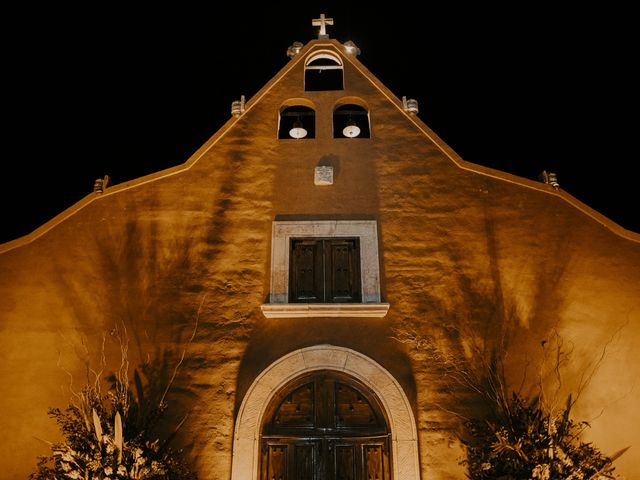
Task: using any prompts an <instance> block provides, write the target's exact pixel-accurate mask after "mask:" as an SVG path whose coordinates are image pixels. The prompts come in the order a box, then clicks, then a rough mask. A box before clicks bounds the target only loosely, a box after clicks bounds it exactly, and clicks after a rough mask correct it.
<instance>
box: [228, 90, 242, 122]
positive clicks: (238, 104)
mask: <svg viewBox="0 0 640 480" xmlns="http://www.w3.org/2000/svg"><path fill="white" fill-rule="evenodd" d="M243 112H244V95H241V96H240V100H234V101H233V102H232V103H231V115H233V116H234V117H236V118H238V117H239V116H240V115H242V113H243Z"/></svg>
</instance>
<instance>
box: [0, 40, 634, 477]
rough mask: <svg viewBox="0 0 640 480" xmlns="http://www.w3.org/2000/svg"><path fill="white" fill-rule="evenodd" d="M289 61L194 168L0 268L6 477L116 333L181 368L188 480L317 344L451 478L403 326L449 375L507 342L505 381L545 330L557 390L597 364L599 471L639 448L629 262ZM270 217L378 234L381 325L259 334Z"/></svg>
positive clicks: (432, 374)
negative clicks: (350, 121)
mask: <svg viewBox="0 0 640 480" xmlns="http://www.w3.org/2000/svg"><path fill="white" fill-rule="evenodd" d="M303 53H304V52H303ZM296 60H297V59H294V61H292V62H291V63H290V64H289V66H287V67H285V70H287V69H288V68H289V67H290V66H291V67H292V68H291V70H290V71H288V72H287V73H286V75H285V76H284V77H276V78H275V79H274V80H273V81H272V82H270V83H269V84H267V86H266V87H265V88H264V89H263V90H262V91H261V92H259V93H258V94H257V95H256V96H255V97H254V99H252V100H251V102H250V103H249V105H248V107H249V108H248V111H247V112H246V113H245V114H244V115H243V116H242V117H240V118H239V119H238V120H237V121H235V120H234V121H230V123H229V124H227V126H225V127H224V128H223V129H222V130H221V131H220V132H218V133H217V134H216V135H215V136H214V137H212V139H211V140H210V141H209V142H208V143H207V144H206V145H205V146H203V147H202V148H201V149H200V150H199V151H198V152H196V154H195V155H194V157H193V158H192V159H191V160H190V161H189V162H188V164H187V165H188V167H189V168H187V169H184V171H179V170H181V169H180V168H177V169H174V170H173V171H172V172H165V173H175V174H171V175H166V174H165V173H162V172H160V173H159V174H158V175H155V176H151V177H149V178H145V179H141V181H140V182H131V184H127V185H121V186H115V187H112V188H111V189H108V190H107V192H106V193H105V194H103V195H102V196H99V197H94V196H93V195H91V196H90V197H88V198H87V199H85V200H84V201H83V205H84V206H83V207H82V208H78V209H77V211H75V213H73V214H72V215H71V216H69V218H66V219H64V220H62V221H55V222H53V223H51V224H50V225H48V226H47V228H45V229H44V230H47V231H46V232H44V233H42V234H38V235H32V236H31V237H29V238H27V239H25V240H22V241H18V242H14V243H12V244H10V245H8V246H6V248H5V250H6V251H5V252H4V253H2V254H0V298H2V301H1V302H0V341H1V342H2V345H3V349H2V350H0V379H1V380H2V385H3V395H2V396H1V397H0V411H1V412H2V415H1V416H0V431H3V432H5V435H3V436H2V437H0V465H2V467H3V470H4V472H5V477H4V478H9V479H14V478H15V479H18V478H21V479H22V478H25V476H26V475H27V474H28V473H29V472H30V471H32V469H33V467H34V466H35V457H36V455H37V454H42V453H45V452H46V451H47V448H46V446H45V445H44V444H43V443H41V442H39V441H38V440H37V439H35V438H34V437H40V438H43V439H47V440H53V439H55V438H56V435H57V430H56V428H55V425H54V424H53V422H52V421H51V420H50V419H49V418H48V417H47V416H46V411H47V408H48V407H50V406H58V407H63V406H65V405H66V404H67V403H68V401H69V390H68V387H69V378H70V377H69V374H71V375H72V377H73V381H74V386H75V387H78V386H79V385H81V384H82V383H83V379H84V363H85V362H86V361H90V362H91V363H92V364H96V362H97V361H98V356H99V353H100V348H101V347H100V345H101V341H102V340H101V339H102V336H103V335H106V336H107V340H108V341H107V342H106V345H107V350H108V351H107V358H108V359H109V362H111V364H112V366H113V365H114V364H115V363H117V360H118V359H119V355H118V350H117V348H116V346H115V342H113V341H111V340H112V336H111V337H110V332H112V330H113V327H114V325H119V324H120V325H122V324H124V325H126V329H127V334H128V338H129V346H130V350H129V355H130V360H131V363H132V365H135V364H136V363H137V362H138V361H140V360H143V359H152V360H153V359H158V358H166V359H167V360H168V365H169V367H167V368H169V369H171V368H173V366H174V365H176V364H177V362H178V359H179V357H180V355H181V354H182V352H183V351H184V352H185V361H184V363H183V364H182V365H181V367H180V376H179V378H178V380H177V383H176V387H179V388H176V389H175V391H174V392H172V396H171V406H172V408H174V410H175V411H177V412H180V414H181V413H184V412H186V411H189V412H190V413H189V417H188V419H187V422H186V423H185V425H184V426H183V429H182V431H181V432H182V436H181V437H180V441H181V442H182V444H183V445H185V446H186V448H187V451H188V452H189V453H190V455H191V456H192V458H194V462H195V465H197V468H198V471H199V473H200V476H201V478H203V479H206V478H210V479H218V478H221V479H222V478H228V477H229V473H230V467H231V445H232V435H233V426H234V415H235V412H236V411H237V409H238V408H239V405H240V403H241V402H242V398H243V395H244V394H245V393H246V391H247V389H248V387H249V386H250V385H251V383H252V382H253V381H254V379H255V377H256V376H257V375H258V374H259V373H260V372H261V371H262V370H263V369H264V368H266V367H267V366H268V365H270V364H271V363H272V362H274V361H275V360H276V359H277V358H279V357H281V356H283V355H285V354H287V353H289V352H291V351H293V350H295V349H298V348H303V347H307V346H312V345H316V344H323V343H328V344H334V345H338V346H342V347H347V348H350V349H353V350H356V351H359V352H362V353H363V354H365V355H367V356H369V357H371V358H373V359H374V360H375V361H377V362H378V363H379V364H381V365H382V366H384V367H385V368H386V369H387V370H388V371H389V372H391V373H392V374H393V375H394V377H395V378H396V379H397V380H398V382H399V383H400V385H401V386H402V388H403V389H404V390H405V393H406V395H407V397H408V398H409V400H410V402H411V403H412V406H413V408H414V412H415V416H416V420H417V423H418V429H419V435H420V438H419V441H420V447H421V465H422V472H423V477H424V478H428V479H448V478H464V475H463V473H462V470H461V469H460V467H459V466H458V465H457V463H458V461H459V460H460V459H461V458H462V451H461V450H460V448H459V445H458V444H457V442H456V440H455V438H456V437H455V432H456V429H457V421H456V417H455V416H454V415H452V414H450V413H447V411H448V410H451V409H452V408H454V407H455V405H454V403H455V402H457V401H459V399H460V396H458V395H456V396H452V395H451V393H452V392H451V391H450V388H449V385H448V384H447V383H446V381H445V380H444V379H443V378H442V376H441V374H440V373H441V372H439V371H438V369H437V368H436V367H435V366H434V365H433V364H432V363H431V362H430V360H429V358H428V357H427V355H426V353H425V351H424V350H422V349H420V348H417V347H416V345H410V344H409V345H408V344H403V343H400V342H398V341H397V340H395V339H394V338H393V337H394V336H395V335H396V331H397V330H398V329H400V330H402V331H411V332H415V333H417V334H418V335H420V336H422V337H431V338H433V339H436V340H437V341H438V342H440V343H441V345H442V346H443V348H445V349H447V350H448V351H449V352H451V353H452V354H454V355H458V356H459V357H460V358H465V356H469V351H470V350H469V346H470V345H483V346H491V345H493V344H494V343H495V342H496V341H498V340H499V339H501V338H503V335H504V333H505V332H509V333H510V338H511V343H510V345H511V349H510V351H511V352H512V354H511V356H510V357H509V358H510V363H509V366H510V368H511V371H510V374H511V375H512V376H513V378H519V376H520V375H521V372H522V368H523V365H524V363H525V361H528V362H530V363H531V362H535V361H536V359H538V358H540V356H541V355H542V354H543V349H541V347H540V345H541V342H542V341H543V340H546V339H547V338H549V337H550V335H551V334H552V332H553V331H557V332H559V333H560V334H561V335H562V336H563V338H565V339H566V340H567V342H571V343H572V344H573V346H574V354H573V355H574V356H573V358H574V361H573V362H572V363H571V365H570V366H569V374H570V375H571V376H570V377H567V384H568V386H569V387H571V385H572V384H574V383H575V381H574V380H575V379H577V378H579V376H580V375H581V374H582V373H583V372H584V371H585V369H587V368H588V365H589V364H590V362H593V361H595V360H597V358H599V356H600V353H601V352H602V349H603V348H604V347H605V345H607V353H606V355H605V358H604V362H603V363H602V365H601V366H600V369H599V370H598V372H597V373H596V375H595V377H594V378H593V381H592V383H591V386H590V387H589V388H588V389H587V390H586V391H585V392H584V393H583V396H582V399H581V402H580V403H579V405H578V407H579V410H577V411H576V415H577V416H579V417H580V418H583V419H593V418H596V417H597V419H595V420H594V421H593V422H592V428H591V430H590V431H589V435H590V436H591V437H592V439H593V440H594V441H596V442H597V445H598V446H600V447H601V448H602V449H603V450H604V451H605V452H606V453H613V452H614V451H616V450H618V449H620V448H623V447H625V446H627V445H629V444H634V445H638V444H639V443H640V442H639V441H640V436H639V434H638V433H637V432H635V431H632V430H631V429H630V428H629V426H630V425H634V424H635V425H638V424H640V412H638V409H637V400H638V394H637V384H638V372H639V370H640V367H638V366H637V365H636V364H637V362H635V361H634V360H635V359H634V352H636V351H637V350H638V348H640V295H638V285H639V284H640V243H639V242H638V241H636V240H634V239H633V238H624V237H623V236H621V235H619V234H617V233H615V232H614V231H612V230H611V229H610V228H607V226H606V225H603V224H602V223H601V222H599V221H598V220H597V219H594V218H593V217H591V216H589V215H587V214H586V213H584V212H583V211H580V210H579V209H578V208H576V207H575V206H573V205H571V204H570V203H569V202H567V201H566V199H565V198H566V197H565V198H563V197H561V196H559V195H557V194H556V192H554V191H553V190H552V189H551V188H550V187H549V189H548V190H547V189H546V186H544V185H540V186H535V185H533V183H532V182H527V181H524V180H523V181H521V182H520V181H519V180H517V179H514V177H511V176H508V175H501V174H499V173H498V172H489V171H487V170H486V169H481V168H478V169H477V170H478V171H479V172H485V173H487V172H488V173H490V175H487V174H484V173H478V172H474V171H471V170H469V169H467V168H466V167H468V165H466V164H465V165H466V166H465V168H460V167H459V166H457V165H456V164H455V163H454V162H453V161H452V160H451V159H450V158H447V156H446V155H445V153H444V152H443V150H442V149H441V148H439V147H438V145H436V143H434V141H431V140H430V139H429V138H427V137H426V136H425V135H424V132H423V131H421V130H420V129H419V127H422V126H421V124H420V122H419V121H416V122H412V121H411V120H410V119H409V118H408V117H406V116H405V114H404V113H403V112H402V111H401V110H400V109H399V108H398V107H397V105H398V104H399V101H398V99H397V98H395V97H392V98H391V100H389V99H388V98H386V97H385V96H384V95H385V94H389V92H387V91H386V90H385V89H384V87H382V86H381V85H379V84H378V83H376V82H375V81H374V82H372V81H370V80H368V79H367V78H366V77H365V76H363V75H362V73H361V72H359V71H358V70H357V69H356V68H355V67H354V66H352V65H351V63H347V66H346V70H345V91H341V92H304V91H303V87H302V64H301V63H300V62H298V63H296ZM359 68H361V67H359ZM345 96H354V97H358V98H360V99H362V100H364V101H365V102H366V104H367V105H368V106H369V109H370V115H371V128H372V138H371V139H337V140H334V139H333V138H332V134H331V112H332V109H333V105H334V104H335V102H336V101H337V100H339V99H341V98H342V97H345ZM296 97H304V98H306V99H308V100H310V101H311V102H313V104H314V105H315V106H316V112H317V114H316V115H317V119H316V123H317V127H316V139H315V140H298V141H296V140H280V141H279V140H277V138H276V133H277V122H278V111H279V108H280V106H281V105H282V104H283V103H284V102H285V101H287V100H288V99H291V98H296ZM435 142H438V140H437V139H435ZM495 142H496V145H498V146H499V139H495ZM318 164H325V165H332V166H333V167H334V171H335V178H334V184H333V185H332V186H322V187H319V186H314V184H313V169H314V167H315V166H316V165H318ZM461 164H464V162H461ZM276 216H278V218H291V219H302V220H307V219H308V220H311V219H327V218H331V219H353V218H355V219H374V220H377V221H378V231H379V245H380V252H381V265H380V267H381V277H382V285H381V288H382V292H383V301H388V302H389V303H390V304H391V308H390V310H389V313H388V315H387V316H386V317H385V318H382V319H363V318H353V319H349V318H305V319H265V318H264V317H263V316H262V314H261V312H260V309H259V306H260V304H261V303H263V302H265V301H266V299H267V297H268V293H269V262H270V254H271V253H270V252H271V251H270V242H271V222H272V221H273V220H274V219H275V218H276ZM49 227H51V228H49ZM631 237H633V236H632V235H631ZM14 246H15V248H12V247H14ZM198 312H199V313H198ZM196 323H197V324H196ZM194 329H195V332H196V333H195V337H194V339H193V341H192V342H190V343H189V342H188V340H189V338H190V336H191V335H192V333H193V331H194ZM461 332H462V333H463V335H461ZM634 388H635V390H634ZM461 395H462V398H465V394H464V392H462V393H461ZM601 411H602V413H601ZM177 416H180V415H177ZM633 448H635V447H633ZM633 456H634V455H633V454H627V455H626V456H623V457H622V458H621V459H620V460H619V462H617V463H618V465H619V466H620V468H619V469H620V470H621V471H622V472H626V473H627V475H628V476H629V478H633V477H634V475H640V470H639V467H638V465H637V464H636V463H637V462H635V463H634V459H633Z"/></svg>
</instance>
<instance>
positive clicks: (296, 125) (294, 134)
mask: <svg viewBox="0 0 640 480" xmlns="http://www.w3.org/2000/svg"><path fill="white" fill-rule="evenodd" d="M289 135H290V136H291V138H304V137H306V136H307V131H306V130H305V128H304V126H303V125H302V122H301V121H300V117H298V119H297V120H296V121H295V122H293V127H291V130H289Z"/></svg>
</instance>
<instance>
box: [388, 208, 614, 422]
mask: <svg viewBox="0 0 640 480" xmlns="http://www.w3.org/2000/svg"><path fill="white" fill-rule="evenodd" d="M566 231H567V229H563V228H558V229H557V232H560V233H562V232H566ZM483 233H484V235H483V238H484V239H485V241H486V245H485V249H486V252H487V258H488V263H487V266H486V270H485V271H482V272H479V273H469V272H473V270H472V268H469V264H468V261H467V260H468V259H467V258H465V256H464V254H463V252H465V250H466V249H465V248H464V247H463V246H461V245H460V244H457V243H456V241H455V240H453V239H448V241H447V242H443V245H445V247H444V250H445V253H444V255H445V256H446V257H447V259H448V262H449V264H450V265H452V266H453V267H452V269H451V272H450V273H451V274H450V278H449V279H448V280H447V281H448V285H447V286H448V289H447V291H448V293H450V295H451V296H447V297H440V296H437V295H434V294H432V293H431V292H430V291H429V290H428V289H425V290H424V291H421V292H419V293H417V294H416V297H417V300H416V302H417V303H418V304H419V306H417V307H415V308H416V309H417V310H418V311H421V312H423V315H421V316H420V318H416V319H410V318H408V319H406V320H404V321H403V322H402V323H401V324H398V325H396V326H395V328H394V333H393V336H394V338H395V339H396V340H398V341H399V342H401V343H403V344H405V345H406V346H407V348H409V350H410V352H411V356H412V358H414V363H413V368H414V374H415V375H416V378H417V383H418V384H419V385H429V386H430V387H431V388H430V389H428V391H426V392H423V393H424V395H423V398H424V399H425V400H424V402H425V403H424V404H423V405H422V406H421V408H424V409H428V410H433V408H434V407H435V408H437V409H440V410H441V411H442V412H445V413H446V414H447V415H448V414H453V416H454V417H457V418H458V419H459V420H460V419H462V420H464V419H468V418H472V417H474V418H478V417H482V416H483V415H486V414H487V413H488V411H489V410H490V409H491V408H492V406H491V405H488V402H489V403H490V402H491V398H489V396H490V395H488V394H496V392H497V389H502V388H503V389H504V390H505V393H508V394H509V395H510V393H511V392H512V391H513V392H519V393H520V394H521V395H523V396H525V397H530V396H532V395H535V394H539V392H540V388H544V389H545V394H547V395H549V397H548V401H549V402H556V403H558V404H563V403H564V402H565V401H566V398H567V395H568V394H569V393H571V392H573V393H574V394H575V393H581V392H583V391H584V389H585V388H586V383H585V382H588V381H589V380H591V378H592V377H593V375H594V374H595V372H596V371H597V368H598V367H599V362H600V361H601V359H600V354H601V353H602V352H594V354H593V357H592V358H584V357H582V356H581V357H578V356H576V357H575V358H571V354H572V353H573V349H572V346H571V339H565V338H562V336H561V334H560V331H561V327H562V324H561V323H562V322H566V321H567V320H569V321H570V320H571V319H567V318H564V317H563V314H564V311H565V309H566V307H567V304H566V301H567V298H566V296H565V293H564V292H565V291H566V290H567V288H566V286H567V284H570V279H569V278H568V277H567V271H568V269H569V266H570V265H571V262H572V258H571V254H570V252H571V251H572V248H571V242H572V239H571V237H570V235H565V236H560V233H558V238H555V239H549V240H550V243H549V244H548V247H547V248H546V249H545V250H544V256H543V257H541V258H535V259H531V265H530V266H529V268H530V270H529V271H528V272H526V273H527V275H525V276H524V277H523V278H522V279H519V278H515V279H514V278H509V279H508V281H506V275H508V273H507V272H508V268H505V266H504V262H505V261H506V260H508V259H509V257H508V255H509V253H510V252H505V250H504V247H503V246H502V245H500V238H501V237H502V238H504V236H505V235H506V234H508V233H506V232H498V231H497V230H496V227H495V224H494V221H493V219H492V217H491V215H490V214H488V213H486V212H485V217H484V232H483ZM442 235H443V236H445V237H446V235H447V234H446V231H445V230H443V231H442ZM449 240H450V241H449ZM567 252H569V253H567ZM519 273H524V272H519ZM451 297H453V299H452V298H451ZM523 297H524V298H523ZM527 302H530V303H531V304H530V305H528V308H527V309H526V311H523V308H522V305H523V303H524V304H526V303H527ZM576 321H579V319H578V320H576ZM601 347H602V349H603V350H602V351H603V352H604V349H606V344H602V345H601ZM569 358H571V366H570V368H569V365H567V363H566V362H567V360H568V359H569ZM415 359H417V360H415ZM558 362H560V363H558ZM496 375H497V377H499V380H500V381H501V382H503V384H502V385H496V384H495V381H496V377H495V376H496ZM561 376H563V377H562V378H561ZM445 416H446V415H445ZM454 423H456V422H455V420H454ZM457 423H460V422H457Z"/></svg>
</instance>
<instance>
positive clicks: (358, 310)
mask: <svg viewBox="0 0 640 480" xmlns="http://www.w3.org/2000/svg"><path fill="white" fill-rule="evenodd" d="M260 310H262V313H263V315H264V316H265V317H267V318H304V317H371V318H382V317H384V316H385V315H386V314H387V312H388V311H389V304H388V303H264V304H262V305H260Z"/></svg>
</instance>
